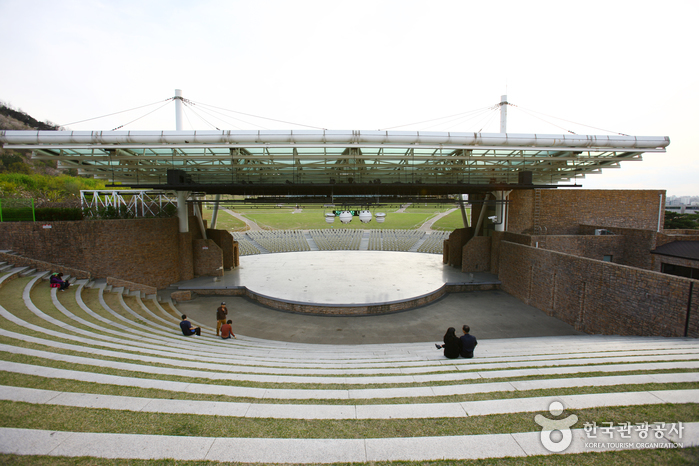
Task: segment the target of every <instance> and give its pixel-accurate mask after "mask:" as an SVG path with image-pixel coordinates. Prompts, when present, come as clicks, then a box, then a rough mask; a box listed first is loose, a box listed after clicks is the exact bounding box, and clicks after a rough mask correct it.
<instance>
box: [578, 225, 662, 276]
mask: <svg viewBox="0 0 699 466" xmlns="http://www.w3.org/2000/svg"><path fill="white" fill-rule="evenodd" d="M598 228H604V229H607V230H610V231H611V232H612V233H614V235H600V236H596V237H595V238H603V237H607V238H608V237H615V236H622V237H623V238H624V241H623V251H622V254H621V255H620V256H619V260H616V259H615V260H614V262H617V263H619V264H623V265H629V266H631V267H640V268H642V269H650V268H651V262H652V258H651V254H650V251H652V250H653V249H655V247H656V246H655V245H656V238H657V235H658V233H657V232H656V231H655V230H644V229H637V228H622V227H613V226H610V225H580V234H582V235H591V236H594V234H595V230H596V229H598Z"/></svg>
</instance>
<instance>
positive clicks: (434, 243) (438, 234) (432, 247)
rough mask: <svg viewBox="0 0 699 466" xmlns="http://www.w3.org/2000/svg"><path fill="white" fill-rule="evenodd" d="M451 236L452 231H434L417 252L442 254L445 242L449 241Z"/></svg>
mask: <svg viewBox="0 0 699 466" xmlns="http://www.w3.org/2000/svg"><path fill="white" fill-rule="evenodd" d="M450 234H451V232H450V231H433V232H432V233H430V234H429V235H425V236H424V238H425V241H424V242H423V243H422V244H421V245H420V246H419V247H418V248H417V252H426V253H429V254H442V251H443V250H444V240H446V239H448V238H449V235H450Z"/></svg>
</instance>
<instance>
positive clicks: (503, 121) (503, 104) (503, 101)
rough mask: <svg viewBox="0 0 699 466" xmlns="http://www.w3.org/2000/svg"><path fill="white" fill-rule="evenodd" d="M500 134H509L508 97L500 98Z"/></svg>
mask: <svg viewBox="0 0 699 466" xmlns="http://www.w3.org/2000/svg"><path fill="white" fill-rule="evenodd" d="M500 132H501V133H507V96H506V95H503V96H500Z"/></svg>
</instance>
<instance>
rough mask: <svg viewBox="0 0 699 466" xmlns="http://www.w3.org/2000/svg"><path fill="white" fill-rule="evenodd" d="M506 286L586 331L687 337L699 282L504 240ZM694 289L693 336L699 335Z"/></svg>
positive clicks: (502, 276) (502, 266) (502, 260)
mask: <svg viewBox="0 0 699 466" xmlns="http://www.w3.org/2000/svg"><path fill="white" fill-rule="evenodd" d="M499 278H500V280H501V282H502V286H501V288H502V290H504V291H506V292H507V293H509V294H511V295H513V296H515V297H517V298H518V299H520V300H522V301H523V302H525V303H527V304H530V305H532V306H534V307H536V308H538V309H541V310H542V311H544V312H546V313H547V314H548V315H551V316H553V317H556V318H558V319H561V320H563V321H564V322H567V323H569V324H571V325H573V326H574V327H575V328H576V329H578V330H581V331H584V332H587V333H593V334H595V333H601V334H608V335H613V334H619V335H658V336H683V335H684V328H685V320H686V316H687V306H688V303H689V299H690V296H689V289H690V284H691V282H695V285H694V288H695V289H696V288H697V287H698V285H697V280H690V279H687V278H682V277H675V276H672V275H667V274H661V273H657V272H653V271H649V270H642V269H638V268H634V267H628V266H624V265H619V264H614V263H609V262H602V261H598V260H593V259H587V258H583V257H576V256H572V255H569V254H563V253H559V252H554V251H549V250H545V249H541V248H533V247H530V246H525V245H521V244H516V243H512V242H509V241H503V242H502V244H501V245H500V267H499ZM696 295H697V293H696V290H695V291H694V292H693V297H692V304H691V309H690V316H691V319H690V329H692V330H690V333H689V336H693V337H697V336H699V334H697V326H698V325H699V324H698V323H697V319H699V315H697V314H699V301H698V300H697V298H698V297H697V296H696Z"/></svg>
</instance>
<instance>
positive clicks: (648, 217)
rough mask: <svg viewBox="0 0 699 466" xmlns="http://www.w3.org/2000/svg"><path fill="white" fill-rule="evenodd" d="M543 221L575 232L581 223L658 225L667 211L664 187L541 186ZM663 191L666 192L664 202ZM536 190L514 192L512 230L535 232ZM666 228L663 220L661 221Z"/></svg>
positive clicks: (553, 230)
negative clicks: (657, 188) (644, 188)
mask: <svg viewBox="0 0 699 466" xmlns="http://www.w3.org/2000/svg"><path fill="white" fill-rule="evenodd" d="M540 192H541V205H540V215H539V225H540V226H542V227H546V230H547V233H548V234H549V235H574V234H577V233H578V225H580V224H588V225H603V226H604V227H605V228H609V227H623V228H634V229H641V230H653V231H656V230H657V229H658V209H659V208H660V218H661V219H663V218H664V215H665V191H664V190H596V189H595V190H593V189H541V190H540ZM659 194H662V195H663V197H662V203H661V199H660V196H659ZM534 195H535V192H534V190H515V191H512V193H510V197H509V199H510V209H509V215H508V226H507V229H508V231H512V232H514V233H524V232H533V231H532V229H533V227H534V210H535V201H534V199H535V196H534ZM661 228H662V223H661Z"/></svg>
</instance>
